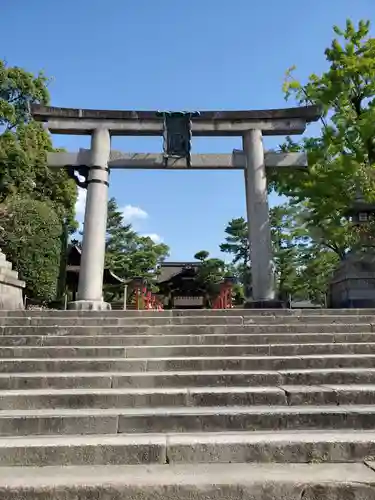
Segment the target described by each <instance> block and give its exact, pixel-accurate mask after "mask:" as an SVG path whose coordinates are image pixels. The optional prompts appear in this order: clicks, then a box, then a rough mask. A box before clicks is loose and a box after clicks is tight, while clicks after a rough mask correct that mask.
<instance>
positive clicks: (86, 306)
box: [68, 300, 111, 311]
mask: <svg viewBox="0 0 375 500" xmlns="http://www.w3.org/2000/svg"><path fill="white" fill-rule="evenodd" d="M68 309H70V310H73V311H110V310H111V304H108V302H104V301H102V300H76V301H75V302H69V303H68Z"/></svg>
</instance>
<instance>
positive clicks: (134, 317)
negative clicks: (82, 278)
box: [0, 310, 375, 500]
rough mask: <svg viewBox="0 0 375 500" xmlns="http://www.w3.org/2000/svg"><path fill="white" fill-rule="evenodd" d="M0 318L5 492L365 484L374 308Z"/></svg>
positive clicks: (85, 498)
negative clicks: (360, 309) (359, 309)
mask: <svg viewBox="0 0 375 500" xmlns="http://www.w3.org/2000/svg"><path fill="white" fill-rule="evenodd" d="M0 329H1V335H0V500H3V499H6V500H16V499H17V500H31V499H33V500H34V499H35V500H47V499H48V500H51V499H53V500H89V499H90V500H93V499H95V500H102V499H103V500H109V499H111V500H120V499H125V498H126V499H131V500H138V499H139V500H141V499H142V500H151V499H153V500H155V499H156V500H159V499H160V500H162V499H164V500H165V499H166V500H169V499H171V500H172V499H179V500H185V499H186V500H187V499H189V500H193V499H205V500H211V499H212V500H213V499H218V500H224V499H233V500H237V499H241V500H247V499H249V500H250V499H251V500H252V499H254V500H255V499H267V500H268V499H275V500H276V499H278V500H279V499H280V500H281V499H283V500H284V499H285V500H286V499H288V500H294V499H298V500H301V499H303V500H312V499H317V498H332V499H337V500H339V499H340V500H343V499H344V500H345V499H350V500H353V499H361V500H364V499H366V500H367V499H375V311H373V310H369V311H367V310H362V311H357V310H336V311H333V310H325V311H321V310H310V311H304V312H301V311H286V310H285V311H284V310H278V311H257V310H243V311H242V310H230V311H173V312H167V311H165V312H160V313H157V312H144V311H142V312H139V311H129V312H127V313H124V312H121V311H114V312H111V313H96V312H92V313H77V312H66V313H63V312H53V311H50V312H46V313H40V312H30V311H26V312H4V311H2V312H0Z"/></svg>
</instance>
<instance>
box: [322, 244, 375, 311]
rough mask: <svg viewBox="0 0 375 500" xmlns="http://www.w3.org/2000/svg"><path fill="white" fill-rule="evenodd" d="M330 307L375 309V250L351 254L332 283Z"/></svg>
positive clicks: (339, 268) (335, 273)
mask: <svg viewBox="0 0 375 500" xmlns="http://www.w3.org/2000/svg"><path fill="white" fill-rule="evenodd" d="M329 306H330V307H332V308H334V309H342V308H350V309H351V308H355V309H357V308H358V309H360V308H369V309H372V308H374V307H375V249H374V248H368V249H364V250H363V251H356V252H350V253H349V254H347V256H346V258H345V259H344V260H343V261H341V262H340V264H339V266H338V268H337V269H336V271H335V272H334V274H333V277H332V280H331V283H330V298H329Z"/></svg>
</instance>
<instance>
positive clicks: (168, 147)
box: [157, 111, 199, 167]
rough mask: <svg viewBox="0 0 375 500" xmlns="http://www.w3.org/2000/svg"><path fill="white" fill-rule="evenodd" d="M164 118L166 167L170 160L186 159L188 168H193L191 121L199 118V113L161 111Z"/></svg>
mask: <svg viewBox="0 0 375 500" xmlns="http://www.w3.org/2000/svg"><path fill="white" fill-rule="evenodd" d="M157 116H162V117H163V150H164V166H165V167H168V160H169V159H170V158H176V159H181V158H185V159H186V166H187V167H190V166H191V137H192V134H191V119H192V118H193V117H194V116H199V112H198V111H194V112H184V111H159V112H158V113H157Z"/></svg>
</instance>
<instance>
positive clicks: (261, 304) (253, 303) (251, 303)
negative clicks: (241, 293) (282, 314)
mask: <svg viewBox="0 0 375 500" xmlns="http://www.w3.org/2000/svg"><path fill="white" fill-rule="evenodd" d="M244 308H245V309H285V308H286V303H285V302H283V301H282V300H276V299H273V300H251V299H248V300H246V301H245V303H244Z"/></svg>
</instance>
